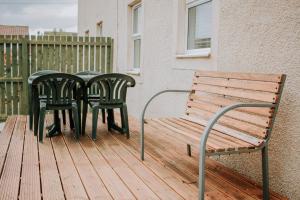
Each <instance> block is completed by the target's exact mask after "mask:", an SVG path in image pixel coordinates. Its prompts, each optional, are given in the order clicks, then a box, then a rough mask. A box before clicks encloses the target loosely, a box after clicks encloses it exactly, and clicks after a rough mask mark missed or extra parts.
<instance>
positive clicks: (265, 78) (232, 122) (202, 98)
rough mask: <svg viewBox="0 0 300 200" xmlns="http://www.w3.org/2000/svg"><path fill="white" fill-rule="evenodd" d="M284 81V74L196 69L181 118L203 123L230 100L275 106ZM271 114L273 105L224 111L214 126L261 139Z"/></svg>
mask: <svg viewBox="0 0 300 200" xmlns="http://www.w3.org/2000/svg"><path fill="white" fill-rule="evenodd" d="M284 81H285V75H284V74H255V73H236V72H219V71H197V72H195V75H194V78H193V86H192V92H191V94H190V96H189V100H188V102H187V108H186V115H185V116H184V117H185V118H186V119H189V120H191V121H197V122H198V123H200V124H201V123H202V125H206V123H207V121H208V120H209V119H210V118H211V117H212V116H213V115H214V114H215V113H216V112H217V111H218V110H219V109H220V108H221V107H224V106H227V105H231V104H234V103H241V102H244V103H246V102H247V103H250V102H251V103H257V102H259V103H262V102H264V103H266V102H267V103H273V104H275V105H276V106H278V104H279V101H280V96H281V92H282V88H283V84H284ZM275 114H276V112H275V109H274V108H273V109H271V108H239V109H235V110H232V111H229V112H227V113H226V114H225V116H223V117H221V118H220V119H219V120H218V124H217V125H215V126H216V130H218V128H219V129H221V131H222V132H224V131H225V132H226V131H227V132H229V133H230V134H233V135H236V134H238V133H243V134H246V135H250V136H254V137H255V138H258V139H264V138H266V136H267V135H268V131H269V130H270V127H271V126H272V123H273V121H274V117H275ZM214 129H215V127H214ZM250 141H251V140H250ZM255 142H256V141H254V143H255Z"/></svg>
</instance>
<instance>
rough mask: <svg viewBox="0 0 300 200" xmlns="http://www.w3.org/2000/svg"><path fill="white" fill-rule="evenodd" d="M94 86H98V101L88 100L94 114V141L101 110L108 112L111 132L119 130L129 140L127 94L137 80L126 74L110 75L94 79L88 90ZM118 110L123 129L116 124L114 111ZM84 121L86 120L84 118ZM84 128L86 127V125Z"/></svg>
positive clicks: (90, 82)
mask: <svg viewBox="0 0 300 200" xmlns="http://www.w3.org/2000/svg"><path fill="white" fill-rule="evenodd" d="M93 85H96V86H97V87H96V88H97V90H98V94H99V96H98V98H96V99H89V100H88V104H89V105H90V106H91V108H92V114H93V122H92V139H93V140H95V139H96V132H97V122H98V114H99V109H107V111H108V117H107V125H108V130H109V131H110V130H111V129H115V130H118V131H120V132H121V133H126V136H127V138H129V124H128V113H127V105H126V93H127V88H128V87H134V86H135V80H134V79H133V78H132V77H130V76H128V75H125V74H118V73H110V74H103V75H99V76H96V77H94V78H92V79H91V80H90V81H89V82H88V83H87V88H91V87H92V86H93ZM116 108H119V109H120V113H121V123H122V127H121V128H120V127H118V126H116V124H115V123H114V114H113V109H116ZM83 115H84V116H86V112H84V113H83ZM83 119H85V118H84V117H83ZM83 126H85V124H84V125H83Z"/></svg>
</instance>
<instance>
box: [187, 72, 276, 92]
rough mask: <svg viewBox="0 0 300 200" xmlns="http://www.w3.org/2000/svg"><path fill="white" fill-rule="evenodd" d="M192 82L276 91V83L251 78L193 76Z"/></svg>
mask: <svg viewBox="0 0 300 200" xmlns="http://www.w3.org/2000/svg"><path fill="white" fill-rule="evenodd" d="M193 83H194V84H205V85H215V86H222V87H230V88H240V89H246V90H257V91H264V92H275V93H276V92H278V90H279V87H278V83H274V82H263V81H252V80H240V79H228V78H214V77H201V76H200V77H195V78H194V79H193Z"/></svg>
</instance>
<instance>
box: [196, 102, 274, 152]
mask: <svg viewBox="0 0 300 200" xmlns="http://www.w3.org/2000/svg"><path fill="white" fill-rule="evenodd" d="M241 107H257V108H259V107H268V108H275V107H276V105H275V104H268V103H265V104H263V103H261V104H260V103H237V104H232V105H228V106H226V107H224V108H222V109H220V110H219V111H218V112H216V113H215V114H214V115H213V117H212V118H210V120H209V121H208V123H207V125H206V127H205V130H204V132H203V134H202V136H201V141H200V149H199V150H200V151H201V152H203V153H205V149H206V142H207V139H208V135H209V133H210V131H211V129H212V127H213V126H214V124H215V123H216V122H217V121H218V119H219V118H221V117H222V116H223V115H224V114H225V113H227V112H228V111H230V110H233V109H236V108H241Z"/></svg>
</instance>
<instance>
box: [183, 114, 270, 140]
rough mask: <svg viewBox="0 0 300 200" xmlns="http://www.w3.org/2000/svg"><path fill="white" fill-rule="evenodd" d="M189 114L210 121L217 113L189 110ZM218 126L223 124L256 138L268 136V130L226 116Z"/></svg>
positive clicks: (219, 121)
mask: <svg viewBox="0 0 300 200" xmlns="http://www.w3.org/2000/svg"><path fill="white" fill-rule="evenodd" d="M187 114H188V115H189V116H192V117H195V118H201V119H203V120H206V121H209V119H210V118H212V117H213V116H214V114H215V113H212V112H208V111H204V110H196V109H187ZM217 124H221V125H223V126H226V127H229V128H231V129H235V130H238V131H241V132H244V133H248V134H251V135H252V136H254V137H259V138H265V137H266V134H267V129H266V128H263V127H259V126H255V125H253V124H250V123H247V122H243V121H240V120H236V119H233V118H230V117H226V116H222V117H221V118H220V119H219V120H218V122H217Z"/></svg>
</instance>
